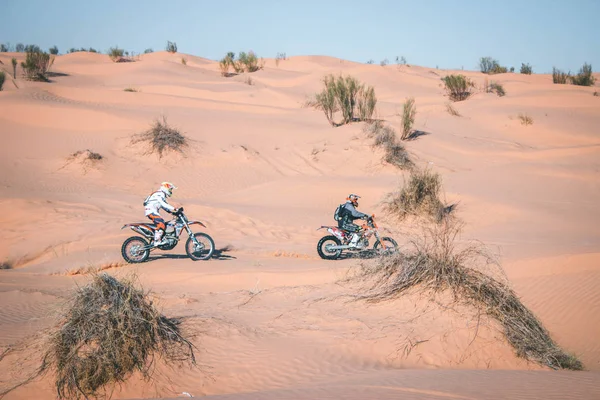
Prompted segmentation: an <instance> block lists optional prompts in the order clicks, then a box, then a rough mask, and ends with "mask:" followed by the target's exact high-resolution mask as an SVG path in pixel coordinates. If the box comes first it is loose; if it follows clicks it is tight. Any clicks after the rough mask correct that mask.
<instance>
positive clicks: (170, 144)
mask: <svg viewBox="0 0 600 400" xmlns="http://www.w3.org/2000/svg"><path fill="white" fill-rule="evenodd" d="M131 142H132V144H135V143H139V142H146V143H147V144H148V145H149V146H150V152H151V153H158V156H159V158H162V156H163V153H165V152H167V151H173V152H176V153H183V151H184V150H185V148H186V147H188V146H189V141H188V139H187V138H186V137H185V136H183V135H182V134H181V133H180V132H179V131H178V130H177V129H175V128H172V127H170V126H169V124H168V123H167V119H166V117H163V118H162V121H161V120H158V119H157V120H155V121H154V123H153V124H152V125H151V127H150V129H148V130H147V131H145V132H142V133H139V134H136V135H134V136H133V137H132V139H131Z"/></svg>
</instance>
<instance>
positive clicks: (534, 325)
mask: <svg viewBox="0 0 600 400" xmlns="http://www.w3.org/2000/svg"><path fill="white" fill-rule="evenodd" d="M460 229H461V224H460V223H459V222H458V221H456V220H445V221H444V223H443V224H440V225H434V226H428V227H426V228H425V229H424V233H423V235H422V237H420V238H417V239H416V240H413V241H412V250H408V251H404V252H396V253H394V254H392V255H389V256H385V257H382V258H381V259H379V260H378V262H377V263H376V264H373V265H364V266H363V270H362V274H361V275H360V276H361V277H362V279H363V281H364V280H365V278H366V279H367V280H368V281H369V282H371V286H370V288H368V289H367V291H366V293H365V294H363V295H362V296H360V297H359V298H360V299H364V300H366V301H368V302H379V301H386V300H391V299H395V298H398V297H400V296H402V295H403V294H405V293H407V292H409V291H411V290H413V291H418V292H428V293H430V294H432V295H435V294H438V293H442V292H446V291H449V292H450V293H451V294H452V301H453V302H454V303H457V304H462V305H467V306H470V307H474V308H476V309H477V310H478V311H479V313H481V314H484V315H487V316H489V317H492V318H493V319H495V320H496V321H497V322H498V323H499V324H500V326H501V330H502V332H503V334H504V336H505V337H506V339H507V340H508V342H509V343H510V344H511V345H512V346H513V348H514V349H515V351H516V354H517V356H518V357H522V358H525V359H527V360H529V361H534V362H536V363H538V364H541V365H546V366H548V367H550V368H553V369H573V370H581V369H583V365H582V363H581V362H580V361H579V360H578V359H577V358H576V357H574V356H572V355H570V354H567V353H565V352H564V351H563V350H561V349H560V348H559V347H558V345H557V344H556V343H555V342H554V341H553V340H552V338H551V337H550V334H549V332H548V331H547V330H546V329H545V328H544V327H543V325H542V324H541V322H540V321H539V320H538V319H537V318H536V316H535V315H534V314H533V313H532V312H531V311H530V310H529V309H527V307H525V305H523V303H522V302H521V300H519V298H518V297H517V295H516V294H515V292H514V291H513V290H512V289H511V288H510V287H509V285H508V282H507V281H506V279H505V276H504V274H503V272H502V269H501V267H500V265H499V264H498V263H497V261H496V260H495V259H494V258H493V257H492V256H491V255H490V254H489V252H488V251H487V250H486V249H485V248H484V247H483V246H482V245H481V244H478V243H473V242H471V243H468V244H467V245H465V246H462V247H459V246H458V244H457V236H458V235H459V233H460ZM494 275H496V277H495V276H494Z"/></svg>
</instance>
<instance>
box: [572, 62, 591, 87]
mask: <svg viewBox="0 0 600 400" xmlns="http://www.w3.org/2000/svg"><path fill="white" fill-rule="evenodd" d="M595 82H596V78H594V77H593V75H592V66H591V65H590V64H587V63H585V64H583V67H581V68H580V69H579V73H578V74H577V75H575V76H572V77H571V83H572V84H573V85H578V86H593V85H594V83H595Z"/></svg>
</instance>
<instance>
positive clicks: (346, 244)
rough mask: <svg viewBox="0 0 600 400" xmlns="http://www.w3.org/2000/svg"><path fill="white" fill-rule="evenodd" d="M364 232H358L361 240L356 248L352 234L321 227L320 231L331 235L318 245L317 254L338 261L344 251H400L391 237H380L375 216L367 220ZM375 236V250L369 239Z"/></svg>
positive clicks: (322, 239)
mask: <svg viewBox="0 0 600 400" xmlns="http://www.w3.org/2000/svg"><path fill="white" fill-rule="evenodd" d="M362 228H363V229H362V230H361V231H359V232H357V233H358V234H359V235H360V239H359V240H358V243H357V245H356V247H353V246H350V241H351V240H352V235H353V233H352V232H349V231H346V230H344V229H341V228H338V227H337V226H321V227H320V228H318V229H317V230H319V229H327V231H328V232H329V233H331V235H327V236H324V237H323V238H321V240H319V243H318V244H317V252H318V253H319V256H320V257H321V258H323V259H325V260H336V259H338V258H340V257H341V255H342V251H344V250H346V251H352V252H359V253H361V252H367V251H368V252H384V253H389V252H394V251H396V250H397V249H398V243H396V241H395V240H394V239H392V238H391V237H387V236H383V237H382V236H380V235H379V228H378V227H377V224H376V223H375V215H372V216H370V217H369V218H368V219H367V223H366V224H363V226H362ZM372 236H375V239H376V240H375V243H374V244H373V248H369V239H370V238H371V237H372Z"/></svg>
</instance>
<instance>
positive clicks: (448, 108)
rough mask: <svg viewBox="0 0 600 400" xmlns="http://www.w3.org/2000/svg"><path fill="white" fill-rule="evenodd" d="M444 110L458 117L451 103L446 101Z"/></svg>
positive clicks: (458, 114)
mask: <svg viewBox="0 0 600 400" xmlns="http://www.w3.org/2000/svg"><path fill="white" fill-rule="evenodd" d="M446 111H448V114H450V115H452V116H454V117H460V116H461V115H460V113H459V112H458V111H457V110H456V108H454V107H453V106H452V103H450V102H448V103H446Z"/></svg>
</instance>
